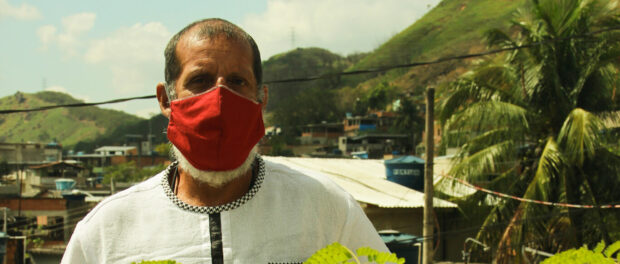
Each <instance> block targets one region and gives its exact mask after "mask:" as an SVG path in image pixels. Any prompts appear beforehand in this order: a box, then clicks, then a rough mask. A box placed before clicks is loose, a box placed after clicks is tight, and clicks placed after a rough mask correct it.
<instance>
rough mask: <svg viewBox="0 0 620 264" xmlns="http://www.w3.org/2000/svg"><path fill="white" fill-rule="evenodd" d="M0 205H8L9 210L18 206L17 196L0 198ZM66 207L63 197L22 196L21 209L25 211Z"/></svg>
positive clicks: (62, 208)
mask: <svg viewBox="0 0 620 264" xmlns="http://www.w3.org/2000/svg"><path fill="white" fill-rule="evenodd" d="M0 207H8V208H9V209H11V211H17V210H19V208H20V205H19V199H18V198H10V199H0ZM66 209H67V202H66V201H65V199H55V198H22V199H21V210H25V211H61V210H66Z"/></svg>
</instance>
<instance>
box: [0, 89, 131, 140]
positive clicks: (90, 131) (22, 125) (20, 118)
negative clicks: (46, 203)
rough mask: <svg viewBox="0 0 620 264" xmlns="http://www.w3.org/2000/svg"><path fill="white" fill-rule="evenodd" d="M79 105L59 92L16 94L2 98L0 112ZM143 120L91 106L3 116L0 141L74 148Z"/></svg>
mask: <svg viewBox="0 0 620 264" xmlns="http://www.w3.org/2000/svg"><path fill="white" fill-rule="evenodd" d="M80 102H81V101H79V100H77V99H75V98H73V97H71V96H70V95H67V94H64V93H58V92H50V91H45V92H38V93H34V94H28V93H21V92H17V93H15V94H14V95H12V96H7V97H3V98H0V109H25V108H34V107H41V106H46V105H58V104H71V103H80ZM140 120H142V119H141V118H139V117H136V116H133V115H130V114H127V113H124V112H121V111H116V110H110V109H101V108H98V107H92V106H89V107H79V108H59V109H52V110H47V111H38V112H30V113H18V114H8V115H0V131H2V132H1V133H0V142H28V141H32V142H50V141H52V140H55V141H56V142H58V143H60V144H62V145H63V146H64V147H71V146H74V145H75V144H77V143H78V142H80V141H91V140H94V139H96V138H97V137H99V136H101V135H104V134H106V133H110V132H111V131H113V130H115V129H116V128H117V127H118V126H119V124H123V125H129V124H134V123H137V122H138V121H140Z"/></svg>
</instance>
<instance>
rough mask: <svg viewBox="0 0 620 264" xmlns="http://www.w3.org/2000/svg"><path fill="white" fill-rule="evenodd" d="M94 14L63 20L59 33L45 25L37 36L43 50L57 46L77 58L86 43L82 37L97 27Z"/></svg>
mask: <svg viewBox="0 0 620 264" xmlns="http://www.w3.org/2000/svg"><path fill="white" fill-rule="evenodd" d="M0 1H1V0H0ZM96 17H97V16H96V15H95V14H94V13H78V14H73V15H70V16H67V17H63V18H62V20H61V24H62V32H58V33H57V29H56V27H55V26H53V25H45V26H42V27H39V29H37V36H38V37H39V40H41V43H42V47H41V48H42V49H43V50H46V49H47V48H48V45H50V44H52V43H53V44H56V45H57V46H58V48H59V49H60V50H61V51H63V53H64V54H65V55H69V56H75V55H77V54H78V53H79V52H80V48H81V47H82V45H83V43H84V41H83V40H82V39H80V38H81V37H82V35H83V34H84V33H86V32H88V31H90V30H91V29H92V28H93V26H94V25H95V18H96Z"/></svg>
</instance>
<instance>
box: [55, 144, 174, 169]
mask: <svg viewBox="0 0 620 264" xmlns="http://www.w3.org/2000/svg"><path fill="white" fill-rule="evenodd" d="M67 158H70V159H73V160H77V161H80V162H82V164H84V165H85V166H88V167H92V168H93V173H95V174H96V173H97V172H98V171H100V168H101V167H105V166H112V165H117V164H121V163H125V162H130V161H134V162H136V164H137V165H138V166H139V167H144V166H153V165H156V164H162V163H169V162H170V161H169V160H168V157H167V156H160V155H155V154H154V153H151V154H150V155H139V153H138V150H137V148H136V147H135V146H103V147H100V148H97V149H95V153H90V154H85V153H81V152H78V153H72V154H70V155H67Z"/></svg>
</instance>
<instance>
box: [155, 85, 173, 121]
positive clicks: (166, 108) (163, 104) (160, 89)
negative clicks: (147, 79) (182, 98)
mask: <svg viewBox="0 0 620 264" xmlns="http://www.w3.org/2000/svg"><path fill="white" fill-rule="evenodd" d="M157 101H159V109H160V110H161V114H162V115H164V116H165V117H166V118H168V119H170V100H169V99H168V93H166V86H165V85H164V83H162V82H160V83H158V84H157Z"/></svg>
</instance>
